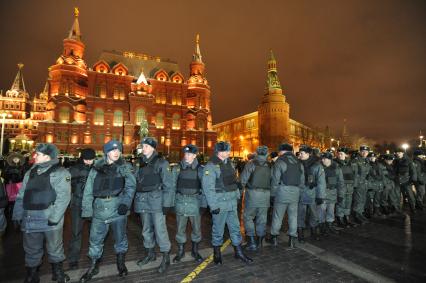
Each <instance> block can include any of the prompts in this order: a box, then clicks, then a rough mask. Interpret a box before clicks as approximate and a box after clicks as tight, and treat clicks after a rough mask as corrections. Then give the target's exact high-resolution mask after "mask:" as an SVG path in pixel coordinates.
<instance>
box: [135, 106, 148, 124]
mask: <svg viewBox="0 0 426 283" xmlns="http://www.w3.org/2000/svg"><path fill="white" fill-rule="evenodd" d="M145 119H146V117H145V109H142V108H139V109H138V110H136V119H135V120H136V121H135V123H136V125H140V124H141V123H142V121H143V120H145Z"/></svg>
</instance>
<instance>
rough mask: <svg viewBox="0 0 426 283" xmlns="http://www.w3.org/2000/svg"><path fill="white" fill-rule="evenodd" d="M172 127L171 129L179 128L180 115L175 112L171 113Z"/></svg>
mask: <svg viewBox="0 0 426 283" xmlns="http://www.w3.org/2000/svg"><path fill="white" fill-rule="evenodd" d="M172 129H173V130H179V129H180V115H179V114H177V113H175V114H173V123H172Z"/></svg>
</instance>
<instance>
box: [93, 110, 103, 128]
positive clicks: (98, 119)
mask: <svg viewBox="0 0 426 283" xmlns="http://www.w3.org/2000/svg"><path fill="white" fill-rule="evenodd" d="M93 122H94V124H95V125H103V124H104V110H102V109H101V108H96V109H95V119H94V120H93Z"/></svg>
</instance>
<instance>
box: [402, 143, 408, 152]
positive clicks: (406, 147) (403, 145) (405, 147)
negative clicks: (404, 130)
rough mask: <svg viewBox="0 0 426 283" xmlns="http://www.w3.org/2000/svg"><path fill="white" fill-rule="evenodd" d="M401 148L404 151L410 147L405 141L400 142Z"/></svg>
mask: <svg viewBox="0 0 426 283" xmlns="http://www.w3.org/2000/svg"><path fill="white" fill-rule="evenodd" d="M401 147H402V149H403V150H404V152H407V149H408V148H409V147H410V146H409V145H408V144H407V143H404V144H402V146H401Z"/></svg>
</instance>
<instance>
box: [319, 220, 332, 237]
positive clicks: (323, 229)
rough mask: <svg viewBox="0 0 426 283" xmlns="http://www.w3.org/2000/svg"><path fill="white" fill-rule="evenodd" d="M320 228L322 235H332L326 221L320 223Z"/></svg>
mask: <svg viewBox="0 0 426 283" xmlns="http://www.w3.org/2000/svg"><path fill="white" fill-rule="evenodd" d="M320 230H321V235H322V236H325V237H328V236H330V233H329V231H328V226H327V224H326V223H321V224H320Z"/></svg>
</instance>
